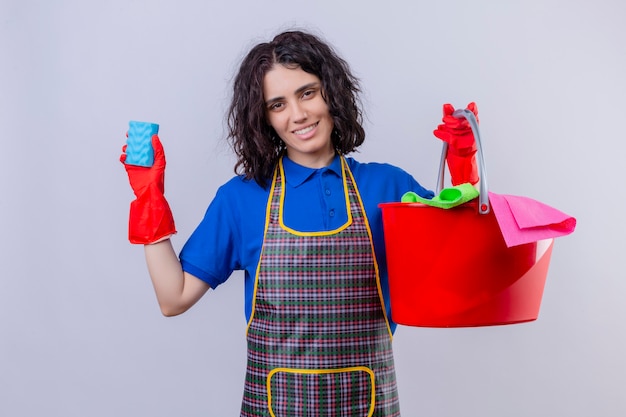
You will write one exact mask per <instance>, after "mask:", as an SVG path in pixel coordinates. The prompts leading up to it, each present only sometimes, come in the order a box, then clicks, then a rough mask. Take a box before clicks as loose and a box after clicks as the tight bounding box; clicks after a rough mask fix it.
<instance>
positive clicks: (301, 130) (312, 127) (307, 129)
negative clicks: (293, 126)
mask: <svg viewBox="0 0 626 417" xmlns="http://www.w3.org/2000/svg"><path fill="white" fill-rule="evenodd" d="M315 126H317V123H315V124H314V125H311V126H309V127H305V128H304V129H300V130H294V132H293V133H295V134H296V135H304V134H305V133H309V132H310V131H311V130H313V129H315Z"/></svg>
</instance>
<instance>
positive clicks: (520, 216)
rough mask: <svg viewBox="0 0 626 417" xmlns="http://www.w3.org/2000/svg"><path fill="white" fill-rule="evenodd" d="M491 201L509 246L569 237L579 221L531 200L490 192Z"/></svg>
mask: <svg viewBox="0 0 626 417" xmlns="http://www.w3.org/2000/svg"><path fill="white" fill-rule="evenodd" d="M489 202H490V203H491V209H492V210H493V213H494V215H495V216H496V220H497V221H498V225H499V226H500V231H501V232H502V236H503V237H504V241H505V242H506V245H507V246H508V247H511V246H517V245H522V244H524V243H530V242H536V241H538V240H543V239H550V238H555V237H560V236H566V235H569V234H570V233H572V232H573V231H574V229H575V228H576V219H575V218H574V217H572V216H569V215H567V214H565V213H563V212H561V211H559V210H557V209H555V208H553V207H550V206H548V205H546V204H543V203H541V202H539V201H537V200H533V199H532V198H528V197H519V196H515V195H506V194H495V193H492V192H489Z"/></svg>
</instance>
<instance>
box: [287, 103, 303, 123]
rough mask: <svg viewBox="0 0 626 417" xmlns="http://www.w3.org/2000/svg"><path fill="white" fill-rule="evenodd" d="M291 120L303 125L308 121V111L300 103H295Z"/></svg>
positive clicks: (292, 107)
mask: <svg viewBox="0 0 626 417" xmlns="http://www.w3.org/2000/svg"><path fill="white" fill-rule="evenodd" d="M291 118H292V119H293V121H294V122H296V123H301V122H303V121H305V120H306V118H307V114H306V109H305V108H304V107H303V106H302V104H300V103H295V104H293V105H292V106H291Z"/></svg>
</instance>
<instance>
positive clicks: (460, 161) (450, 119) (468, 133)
mask: <svg viewBox="0 0 626 417" xmlns="http://www.w3.org/2000/svg"><path fill="white" fill-rule="evenodd" d="M467 109H468V110H470V111H471V112H472V113H474V115H475V116H476V121H478V108H477V107H476V103H474V102H472V103H470V104H468V105H467ZM452 113H454V107H453V106H452V105H451V104H444V105H443V119H442V120H443V124H440V125H439V126H437V130H435V131H434V132H433V133H434V134H435V136H436V137H438V138H439V139H441V140H443V141H444V142H447V143H448V153H447V155H446V162H447V164H448V169H449V170H450V176H451V177H452V178H451V181H452V185H460V184H464V183H467V182H469V183H471V184H472V185H474V184H476V183H477V182H478V180H479V177H478V168H477V166H476V141H475V140H474V134H473V133H472V128H471V127H470V124H469V122H468V121H467V120H466V119H465V118H456V117H454V116H452Z"/></svg>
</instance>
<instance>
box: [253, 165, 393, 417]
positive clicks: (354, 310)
mask: <svg viewBox="0 0 626 417" xmlns="http://www.w3.org/2000/svg"><path fill="white" fill-rule="evenodd" d="M342 176H343V181H344V190H345V191H346V195H347V198H348V204H349V211H348V213H349V215H348V218H349V219H348V222H347V223H346V224H345V225H344V226H342V227H340V228H339V229H337V230H334V231H330V232H312V233H307V232H297V231H294V230H291V229H289V228H288V227H287V226H285V225H284V224H283V222H282V204H283V201H284V187H283V182H284V173H283V169H282V163H279V166H278V167H277V170H276V173H275V176H274V181H273V182H272V191H270V200H269V202H268V212H267V224H266V227H265V238H264V243H263V249H262V253H261V259H260V262H259V266H258V270H257V277H256V288H255V295H254V305H253V311H252V317H251V319H250V323H249V325H248V331H247V340H248V365H247V374H246V383H245V389H244V398H243V403H242V410H241V416H244V417H252V416H271V417H313V416H315V417H325V416H328V417H330V416H333V417H348V416H349V417H360V416H363V417H366V416H379V417H382V416H385V417H389V416H399V415H400V412H399V404H398V397H397V390H396V379H395V370H394V363H393V354H392V350H391V334H390V330H389V327H388V324H387V319H386V317H385V313H384V309H383V305H382V301H381V300H382V298H381V295H380V291H379V281H378V277H377V267H376V265H375V260H374V255H373V247H372V242H371V235H370V231H369V226H368V224H367V220H366V218H365V211H364V209H363V206H362V204H361V200H360V196H359V194H358V191H357V189H356V186H355V184H354V179H353V178H352V174H351V173H350V171H349V169H348V167H347V165H346V163H345V160H344V159H343V158H342Z"/></svg>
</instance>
